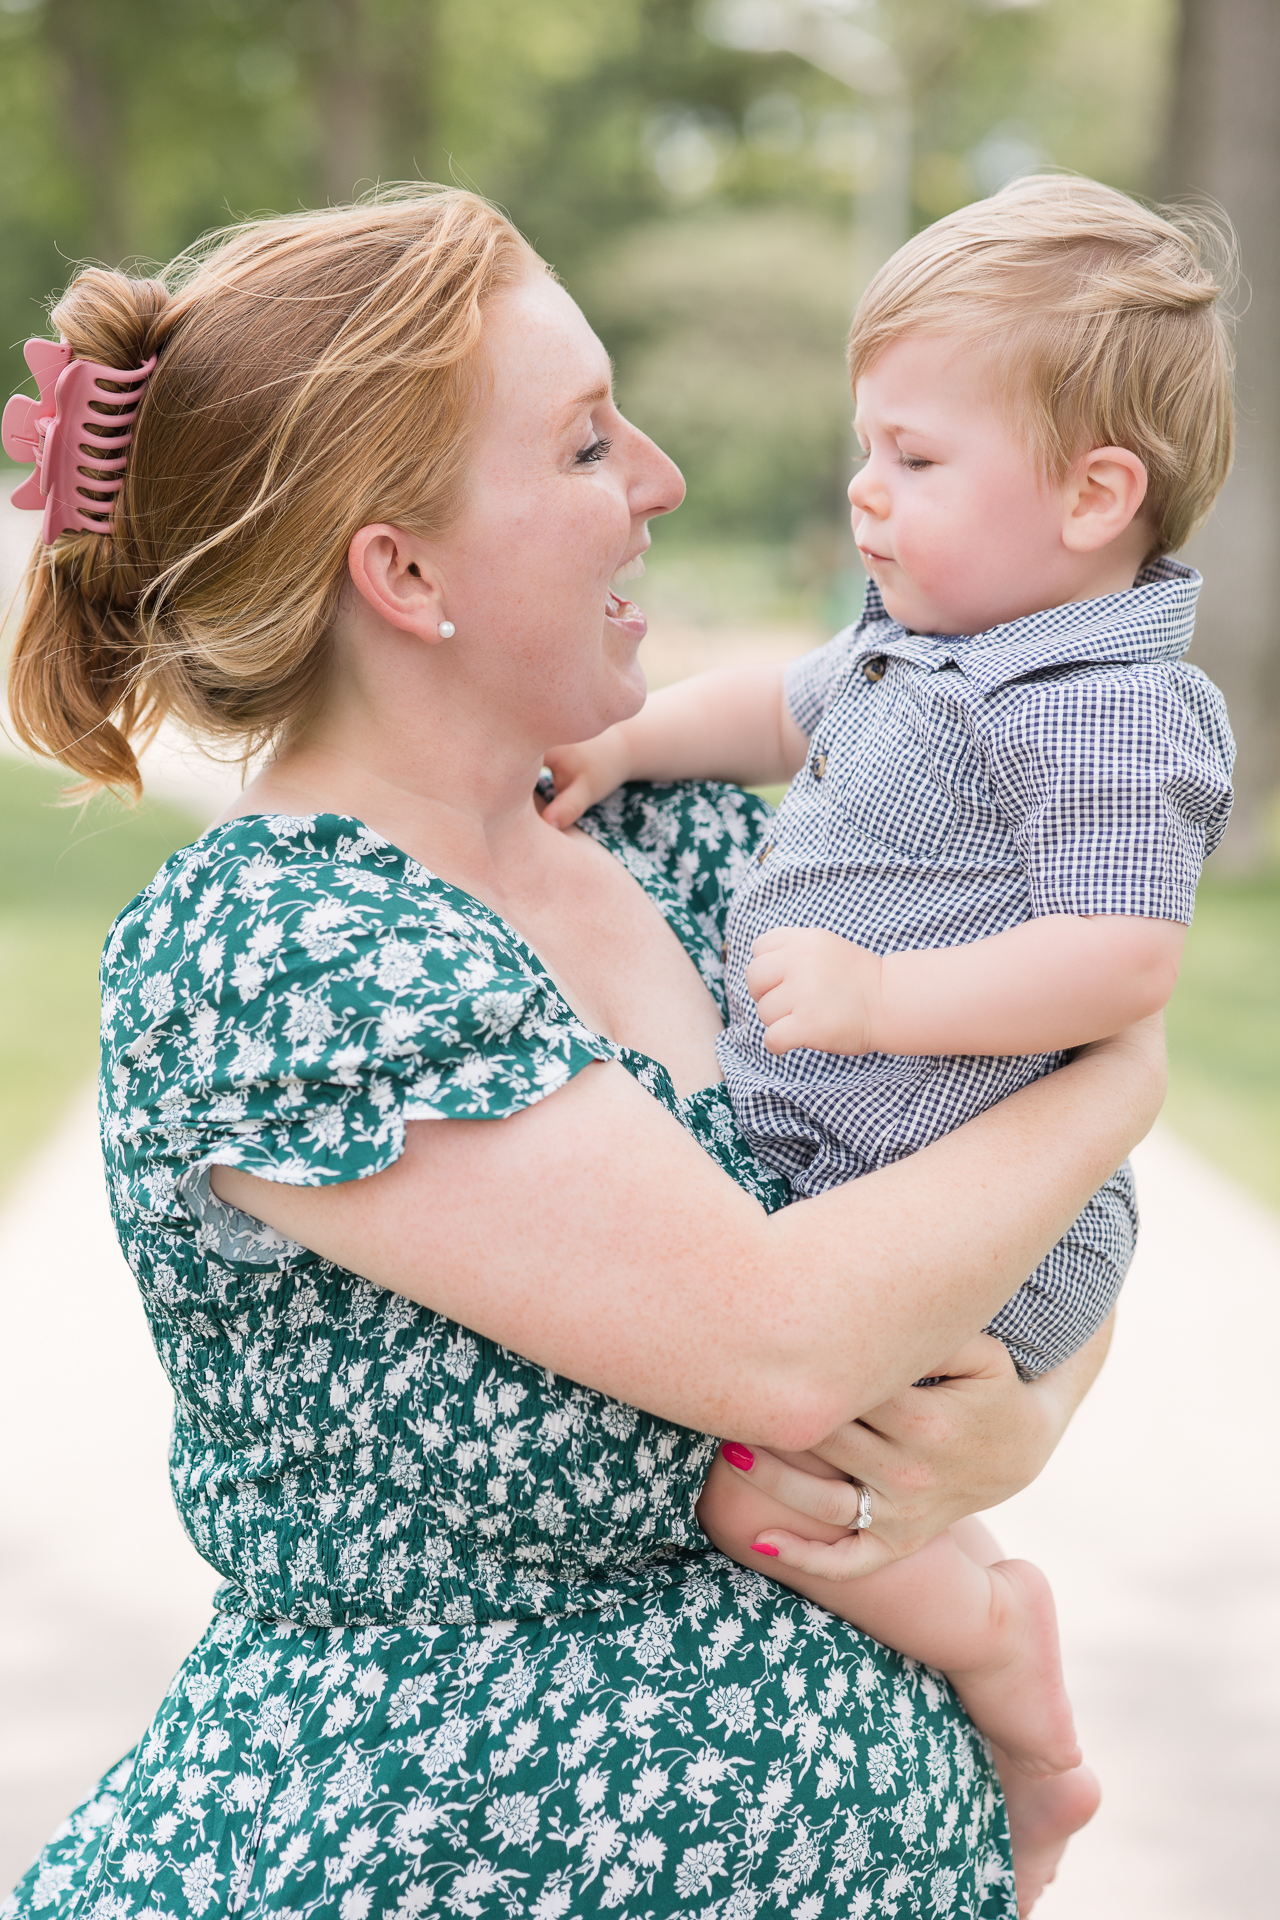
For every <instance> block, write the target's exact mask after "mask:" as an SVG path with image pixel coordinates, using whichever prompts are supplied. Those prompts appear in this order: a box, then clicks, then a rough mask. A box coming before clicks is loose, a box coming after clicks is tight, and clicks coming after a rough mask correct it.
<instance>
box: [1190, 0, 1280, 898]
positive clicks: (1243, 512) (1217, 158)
mask: <svg viewBox="0 0 1280 1920" xmlns="http://www.w3.org/2000/svg"><path fill="white" fill-rule="evenodd" d="M1278 102H1280V7H1278V6H1277V4H1276V0H1183V5H1182V39H1181V45H1180V49H1179V62H1178V76H1177V86H1176V92H1175V98H1174V109H1173V116H1172V124H1171V127H1170V133H1169V143H1168V150H1167V157H1166V164H1165V179H1164V188H1165V191H1166V192H1167V193H1168V194H1169V195H1171V196H1174V195H1188V196H1195V195H1199V196H1201V197H1204V196H1208V197H1209V198H1211V199H1213V200H1216V201H1218V202H1219V203H1220V204H1221V205H1222V206H1223V207H1224V208H1225V209H1226V211H1227V213H1228V214H1229V215H1230V217H1231V220H1232V222H1233V224H1234V226H1235V229H1236V233H1237V234H1238V236H1239V240H1240V256H1241V268H1242V275H1243V279H1242V285H1241V292H1240V296H1239V300H1238V303H1237V304H1238V306H1239V307H1241V308H1243V309H1244V311H1243V314H1242V317H1241V320H1240V325H1239V330H1238V334H1237V341H1236V346H1237V353H1238V367H1239V388H1238V391H1239V439H1238V445H1237V454H1236V465H1235V471H1234V473H1233V474H1232V476H1231V478H1230V480H1228V482H1227V485H1226V487H1225V488H1224V490H1223V493H1222V496H1221V499H1220V500H1219V503H1218V506H1217V509H1216V511H1215V513H1214V515H1213V518H1212V519H1211V520H1210V522H1209V524H1208V526H1207V527H1205V529H1204V530H1203V532H1201V533H1200V534H1198V535H1197V536H1196V538H1195V540H1194V541H1193V542H1192V543H1191V546H1190V548H1189V550H1188V554H1187V558H1188V559H1189V560H1190V561H1191V562H1192V564H1193V565H1195V566H1197V567H1199V568H1200V570H1201V572H1202V573H1203V574H1204V576H1205V585H1204V592H1203V595H1202V596H1201V600H1200V612H1199V618H1198V620H1197V623H1196V642H1195V646H1194V648H1193V650H1192V655H1191V657H1192V659H1193V660H1195V661H1196V662H1198V664H1199V665H1201V666H1202V667H1203V668H1204V669H1205V671H1206V672H1207V673H1209V674H1210V675H1211V676H1212V677H1213V679H1215V680H1216V681H1217V682H1218V684H1219V686H1220V687H1221V688H1222V690H1223V692H1224V693H1225V694H1226V696H1227V702H1228V705H1229V707H1230V709H1231V720H1232V724H1233V726H1234V728H1235V732H1236V738H1237V741H1238V743H1239V748H1240V757H1239V762H1238V765H1237V800H1236V808H1235V813H1234V815H1233V818H1232V823H1231V827H1230V828H1229V830H1228V833H1227V838H1226V841H1225V842H1224V845H1223V853H1222V858H1223V860H1224V862H1225V863H1226V864H1227V865H1230V866H1232V867H1235V868H1238V869H1248V868H1251V867H1257V866H1260V865H1261V864H1262V863H1263V861H1264V860H1265V859H1266V857H1267V853H1268V847H1267V813H1268V807H1269V803H1270V801H1271V798H1272V796H1273V794H1274V792H1275V789H1276V787H1277V784H1278V783H1280V105H1278V104H1277V103H1278Z"/></svg>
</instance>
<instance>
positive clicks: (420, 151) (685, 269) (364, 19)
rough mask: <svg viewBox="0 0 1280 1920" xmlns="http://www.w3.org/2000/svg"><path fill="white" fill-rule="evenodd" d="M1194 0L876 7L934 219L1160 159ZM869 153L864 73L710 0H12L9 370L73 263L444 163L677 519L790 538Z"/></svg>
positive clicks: (7, 5)
mask: <svg viewBox="0 0 1280 1920" xmlns="http://www.w3.org/2000/svg"><path fill="white" fill-rule="evenodd" d="M854 11H855V12H857V13H858V14H859V17H862V16H864V15H865V16H870V14H871V13H872V11H873V10H872V9H870V8H861V9H854ZM1175 24H1176V8H1175V6H1174V5H1173V3H1172V0H1049V3H1048V4H1044V5H1038V6H1035V5H1031V6H1029V5H1021V6H1009V5H1003V6H1001V5H990V4H976V3H973V0H891V4H887V5H885V6H883V7H882V8H881V9H880V17H879V21H878V25H879V28H880V29H881V30H883V31H884V32H885V33H886V34H888V35H889V36H890V37H891V38H892V41H893V44H894V47H895V50H896V52H897V54H898V56H899V58H900V59H901V61H902V62H903V64H904V66H905V68H906V71H907V74H908V77H909V83H910V88H911V95H912V103H913V107H914V118H915V124H916V128H917V135H916V140H915V153H914V165H913V189H912V190H913V195H914V216H915V219H916V221H917V223H919V224H923V223H924V222H927V221H928V220H931V219H934V218H936V217H937V216H938V215H939V214H941V213H946V212H948V211H949V210H950V209H951V208H953V207H955V206H959V205H960V204H962V203H963V202H965V201H967V200H970V199H972V198H974V197H975V195H977V194H979V193H983V192H990V191H991V190H992V189H993V188H994V187H996V186H999V185H1000V184H1001V183H1002V181H1003V180H1004V179H1005V178H1007V177H1008V176H1009V175H1010V174H1012V173H1015V172H1017V171H1019V170H1023V169H1025V168H1026V167H1027V166H1028V165H1029V164H1036V163H1039V162H1050V163H1055V164H1059V165H1063V166H1069V167H1074V168H1078V169H1080V170H1081V171H1084V172H1087V173H1093V174H1097V175H1099V176H1101V177H1102V178H1105V179H1108V180H1112V181H1114V182H1115V183H1116V184H1117V185H1120V186H1124V187H1128V188H1132V189H1136V190H1142V189H1144V188H1146V187H1148V186H1149V185H1150V184H1151V181H1152V178H1153V174H1154V168H1155V165H1156V161H1157V158H1158V155H1159V152H1160V144H1161V139H1162V134H1163V127H1164V123H1165V116H1166V112H1167V103H1168V95H1169V89H1170V85H1171V47H1172V42H1173V35H1174V28H1175ZM876 164H877V159H876V154H875V152H874V129H873V128H871V127H870V125H869V123H868V121H867V119H866V117H865V115H864V114H863V113H861V112H860V111H859V110H858V106H857V104H856V102H855V101H854V100H853V98H852V96H851V95H850V93H849V91H848V89H847V88H846V87H844V86H843V85H841V83H840V82H839V81H837V80H835V79H833V78H831V77H829V76H828V75H826V74H824V73H821V72H819V71H817V70H816V69H814V68H813V67H811V66H809V65H807V64H806V63H804V62H802V61H800V60H797V59H795V58H793V57H792V56H790V55H787V54H778V55H774V56H766V57H762V56H760V55H758V54H754V53H749V52H742V51H737V50H734V49H732V48H727V47H722V46H717V45H715V44H713V42H712V41H711V40H710V39H709V38H708V36H707V34H706V33H705V32H703V31H702V30H701V11H700V6H699V5H698V4H695V0H0V177H2V178H3V180H4V183H5V192H4V195H3V203H2V205H0V334H2V336H3V340H4V343H5V344H6V346H9V362H10V363H9V366H8V367H7V368H6V369H5V371H6V372H8V373H9V374H10V376H11V378H10V384H9V387H8V388H6V391H9V390H11V389H12V387H13V386H16V385H17V384H18V382H19V381H20V380H21V379H22V377H23V374H24V369H23V367H22V365H21V363H20V360H19V358H18V356H17V353H16V351H15V349H14V347H13V346H10V343H17V342H20V341H21V340H22V339H23V338H24V337H25V336H26V335H27V334H28V333H30V332H32V331H35V330H38V329H40V328H41V327H42V326H43V311H42V309H43V305H44V302H45V299H46V296H47V295H48V294H49V292H50V291H51V290H52V289H55V288H58V287H60V286H61V285H62V284H63V282H64V281H65V279H66V277H67V273H68V269H69V267H70V265H71V263H73V262H75V261H78V260H82V259H86V258H90V259H98V260H103V261H106V262H109V263H112V264H115V263H117V262H119V261H121V260H124V259H133V260H136V261H143V262H150V261H160V262H162V261H164V260H166V259H168V258H169V257H170V256H171V255H173V254H174V253H176V252H177V251H178V250H179V249H180V248H181V247H183V246H184V245H185V244H187V243H188V242H189V241H190V240H192V239H193V238H195V237H196V235H198V234H200V233H202V232H204V231H205V230H206V229H208V228H209V227H211V226H217V225H220V224H222V223H223V222H225V221H226V220H227V218H228V217H229V216H233V215H238V214H243V213H252V212H256V211H259V210H262V209H272V210H278V209H283V208H289V207H293V206H298V205H312V204H315V203H317V202H321V201H324V200H326V199H329V200H341V199H347V198H349V197H350V196H351V195H352V194H353V193H354V192H356V191H358V190H360V189H362V188H367V187H368V186H370V185H372V184H373V183H374V182H375V181H377V180H379V179H381V180H388V179H407V178H415V177H421V178H423V179H427V180H447V179H450V178H452V179H455V180H458V181H460V182H463V183H465V184H469V185H472V186H475V187H476V188H478V189H479V190H480V191H481V192H483V193H486V194H488V195H490V196H491V197H492V198H494V199H496V200H498V201H499V202H500V203H501V204H502V205H503V206H504V207H505V208H507V210H508V211H509V212H510V213H511V215H512V216H513V218H514V219H515V220H516V222H517V223H518V224H519V226H520V227H521V228H522V230H523V231H524V232H525V233H527V234H528V235H529V237H530V238H531V239H532V240H533V242H534V244H535V245H536V246H537V247H538V248H539V249H540V251H541V252H542V253H543V254H544V255H545V256H546V258H547V259H549V260H550V261H552V262H553V263H554V265H555V266H556V268H557V269H558V270H559V272H560V273H561V274H562V276H563V277H564V279H565V281H566V283H567V284H568V285H569V287H570V288H571V290H572V291H573V292H574V293H575V294H576V295H578V296H579V297H580V298H581V299H582V301H583V303H584V305H585V306H586V309H587V311H588V314H589V315H590V317H591V318H592V319H593V320H594V321H596V322H597V324H598V325H599V327H600V329H601V331H602V333H603V336H604V338H605V339H606V342H607V344H608V345H609V346H610V348H611V349H612V350H613V351H614V352H615V354H616V355H617V359H618V366H619V379H620V387H621V392H622V395H623V398H624V402H625V403H627V404H628V405H629V406H630V407H631V409H632V410H633V412H634V413H635V414H636V416H637V417H638V418H639V419H640V420H641V422H642V423H643V424H644V425H645V426H646V427H649V428H650V429H651V430H653V431H654V432H655V433H656V434H657V436H658V437H659V438H661V439H663V441H664V444H666V445H668V446H669V447H670V450H671V452H672V453H673V454H674V455H675V457H676V458H677V459H679V460H680V461H681V462H682V464H683V465H684V466H685V468H686V471H687V474H688V478H689V482H690V491H689V502H688V505H687V507H686V508H685V510H684V512H683V514H682V516H681V519H680V521H679V522H678V523H676V525H677V527H678V529H679V531H678V533H677V536H676V537H678V538H683V539H697V538H699V537H705V536H706V535H708V534H715V535H716V536H719V537H723V536H726V535H729V536H734V537H738V538H742V537H754V538H762V537H763V538H772V539H790V538H792V537H793V536H794V535H795V534H796V532H797V531H798V530H799V529H801V528H803V527H805V526H807V525H810V524H812V523H815V522H816V523H826V524H828V525H836V524H839V523H840V522H841V520H842V518H843V512H842V508H843V500H842V474H843V468H844V465H845V462H846V447H847V438H848V432H849V427H848V416H849V403H848V398H847V392H846V388H845V384H844V381H843V378H842V372H841V347H842V342H843V337H844V334H845V331H846V330H847V326H848V317H849V308H850V304H851V293H852V280H851V273H852V268H851V265H850V255H851V244H850V231H849V228H850V203H851V196H852V194H853V191H854V188H855V185H856V183H857V175H858V173H859V172H860V171H865V170H866V169H867V168H869V167H874V166H875V165H876ZM762 376H764V377H763V378H762ZM673 531H674V529H673Z"/></svg>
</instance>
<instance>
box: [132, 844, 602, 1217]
mask: <svg viewBox="0 0 1280 1920" xmlns="http://www.w3.org/2000/svg"><path fill="white" fill-rule="evenodd" d="M288 824H289V825H290V826H291V827H298V826H299V823H295V822H291V823H288ZM343 824H344V823H341V822H336V823H335V822H333V821H332V817H322V819H321V821H318V822H315V823H308V822H303V823H301V831H300V832H293V833H292V834H291V835H287V836H285V838H284V840H283V842H282V841H281V840H280V838H279V836H280V834H281V833H282V831H283V828H282V825H281V823H279V822H272V821H264V820H261V819H253V820H250V821H247V822H233V823H231V827H230V828H229V829H220V830H218V835H220V836H221V838H219V837H218V836H212V839H213V844H212V845H208V844H206V843H200V842H198V843H197V845H196V847H195V848H193V849H190V850H189V852H190V854H191V856H192V857H191V859H190V860H188V861H187V862H186V863H185V865H184V864H183V861H182V857H181V856H179V857H178V861H177V863H176V864H175V863H170V868H169V869H168V870H167V873H168V877H167V881H166V875H165V873H164V872H162V875H161V876H160V882H162V883H164V884H160V883H155V884H153V887H152V888H151V889H148V892H147V894H144V895H143V896H141V897H140V899H139V900H138V901H137V902H135V903H134V905H133V907H132V908H130V909H126V912H125V914H124V915H123V916H122V917H121V920H120V921H119V922H117V925H116V927H115V929H114V930H113V933H112V937H111V940H110V942H109V945H108V948H107V952H106V955H105V956H104V963H103V1007H104V1027H103V1036H104V1038H103V1069H104V1071H103V1115H104V1136H105V1137H106V1139H107V1145H108V1152H109V1154H110V1153H111V1151H112V1149H113V1148H114V1147H118V1148H119V1149H120V1153H121V1164H123V1166H124V1167H125V1168H126V1171H127V1170H128V1169H129V1168H132V1169H133V1170H135V1171H136V1173H137V1175H138V1177H139V1179H140V1180H142V1181H143V1182H144V1183H149V1186H150V1189H151V1196H150V1197H151V1200H152V1202H153V1203H154V1204H156V1205H158V1206H159V1208H160V1210H161V1211H162V1212H163V1211H165V1208H164V1204H163V1203H164V1200H165V1197H166V1187H168V1186H172V1185H176V1184H177V1183H178V1182H179V1181H180V1180H182V1179H183V1177H184V1175H186V1174H188V1173H189V1172H191V1171H192V1170H193V1169H197V1168H203V1167H207V1166H210V1165H213V1164H222V1165H233V1166H239V1167H243V1168H244V1169H245V1170H246V1171H248V1172H251V1173H255V1174H258V1175H260V1176H261V1177H263V1178H266V1179H269V1180H278V1181H282V1182H285V1183H287V1184H291V1185H298V1186H322V1185H327V1184H331V1183H335V1182H340V1181H345V1180H351V1179H356V1178H360V1177H362V1176H367V1175H370V1174H373V1173H377V1172H380V1171H382V1170H383V1169H384V1168H385V1167H388V1166H390V1165H391V1164H392V1163H393V1162H394V1161H395V1160H396V1159H397V1158H398V1157H399V1155H400V1154H401V1152H402V1151H403V1147H404V1128H405V1123H406V1122H407V1121H409V1120H426V1119H500V1118H503V1117H504V1116H506V1115H508V1114H511V1113H514V1112H517V1111H518V1110H520V1109H521V1108H523V1107H526V1106H529V1105H532V1104H533V1103H534V1102H536V1101H539V1100H542V1099H545V1098H546V1097H547V1095H549V1094H551V1093H554V1092H555V1091H556V1090H557V1089H558V1088H559V1087H562V1086H563V1085H564V1084H565V1083H566V1082H567V1081H568V1080H569V1079H570V1078H571V1077H572V1075H574V1074H575V1073H577V1072H578V1071H580V1069H581V1068H582V1067H584V1066H586V1065H587V1064H589V1063H590V1062H591V1061H592V1060H595V1059H600V1058H607V1057H609V1056H608V1043H607V1042H604V1041H601V1040H599V1039H598V1038H597V1036H595V1035H593V1034H591V1033H589V1032H588V1031H587V1029H586V1028H585V1027H583V1026H582V1024H581V1023H580V1022H579V1021H578V1020H577V1019H576V1018H575V1017H574V1015H573V1014H572V1011H571V1010H570V1009H569V1008H568V1007H567V1006H566V1005H565V1003H564V1002H563V1001H561V1000H560V999H559V997H558V996H557V995H556V994H555V993H554V989H553V988H552V987H551V985H550V983H549V982H548V981H547V979H546V977H545V976H544V975H542V974H541V973H540V972H539V971H538V970H537V969H536V968H535V966H534V964H533V962H532V956H529V955H528V954H527V952H526V950H525V949H523V948H522V947H521V945H520V943H519V941H518V940H517V939H516V938H515V937H514V936H513V935H511V934H510V932H509V930H508V929H505V928H504V927H503V923H502V922H501V921H499V920H497V919H496V917H495V916H493V915H491V914H489V913H488V912H487V910H486V909H484V908H483V906H482V905H481V904H480V903H479V902H477V901H473V900H471V899H470V897H469V896H468V895H466V894H462V893H459V892H458V891H457V890H456V889H454V888H452V887H449V886H448V885H447V884H446V883H444V882H441V881H439V880H437V879H435V877H434V876H432V875H429V874H427V873H426V872H425V870H424V869H422V868H420V867H417V866H416V865H415V863H413V862H412V861H409V860H407V859H406V858H405V856H403V855H401V854H399V853H397V852H396V850H395V849H392V848H388V847H386V844H385V843H384V842H380V841H377V840H375V839H374V838H373V837H372V836H369V835H368V834H367V833H366V834H365V836H364V839H363V841H360V840H359V838H358V837H356V838H355V839H354V841H353V839H352V836H351V834H350V831H349V830H350V827H351V825H352V824H353V823H345V825H346V826H347V828H348V833H347V835H346V836H345V845H344V844H343V840H344V836H343V835H342V834H340V833H337V832H336V830H335V829H336V827H340V826H341V825H343ZM210 838H211V837H210V836H206V841H208V840H209V839H210ZM300 841H301V842H302V843H303V844H299V842H300ZM335 841H336V842H337V844H335ZM344 855H345V857H344Z"/></svg>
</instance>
